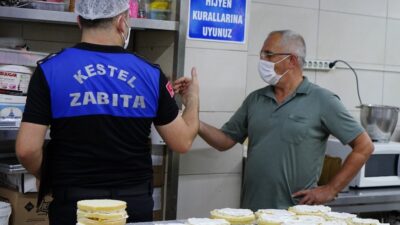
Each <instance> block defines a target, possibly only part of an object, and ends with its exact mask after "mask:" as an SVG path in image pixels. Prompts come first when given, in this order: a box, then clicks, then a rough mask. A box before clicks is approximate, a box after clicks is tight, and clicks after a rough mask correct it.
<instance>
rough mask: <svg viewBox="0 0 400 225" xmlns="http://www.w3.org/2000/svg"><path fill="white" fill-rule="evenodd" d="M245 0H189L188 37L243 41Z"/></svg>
mask: <svg viewBox="0 0 400 225" xmlns="http://www.w3.org/2000/svg"><path fill="white" fill-rule="evenodd" d="M245 36H246V0H190V6H189V29H188V38H189V39H201V40H211V41H224V42H238V43H244V42H245V39H246V37H245Z"/></svg>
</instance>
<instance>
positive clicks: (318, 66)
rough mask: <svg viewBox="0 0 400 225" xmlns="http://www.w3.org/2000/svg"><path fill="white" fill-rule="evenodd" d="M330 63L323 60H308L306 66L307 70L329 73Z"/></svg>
mask: <svg viewBox="0 0 400 225" xmlns="http://www.w3.org/2000/svg"><path fill="white" fill-rule="evenodd" d="M329 63H330V61H323V60H306V63H305V64H304V67H303V68H304V69H305V70H322V71H329V70H331V69H330V68H329Z"/></svg>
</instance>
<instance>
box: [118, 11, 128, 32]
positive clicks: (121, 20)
mask: <svg viewBox="0 0 400 225" xmlns="http://www.w3.org/2000/svg"><path fill="white" fill-rule="evenodd" d="M116 25H117V31H118V32H119V33H123V32H124V27H125V26H126V25H125V22H124V17H123V15H121V16H119V17H118V18H117V21H116Z"/></svg>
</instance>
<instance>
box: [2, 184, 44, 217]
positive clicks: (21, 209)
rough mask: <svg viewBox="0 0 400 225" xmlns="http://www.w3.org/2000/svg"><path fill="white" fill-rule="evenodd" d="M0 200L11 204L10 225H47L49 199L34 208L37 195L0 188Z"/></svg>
mask: <svg viewBox="0 0 400 225" xmlns="http://www.w3.org/2000/svg"><path fill="white" fill-rule="evenodd" d="M0 198H1V199H2V200H5V201H7V202H10V203H11V207H12V213H11V220H10V225H48V224H49V221H48V217H47V214H48V210H49V204H50V202H51V198H50V197H49V196H48V197H46V198H45V201H44V202H43V203H42V204H41V205H40V206H39V208H37V207H36V201H37V193H27V194H22V193H19V192H18V191H16V190H12V189H8V188H3V187H0Z"/></svg>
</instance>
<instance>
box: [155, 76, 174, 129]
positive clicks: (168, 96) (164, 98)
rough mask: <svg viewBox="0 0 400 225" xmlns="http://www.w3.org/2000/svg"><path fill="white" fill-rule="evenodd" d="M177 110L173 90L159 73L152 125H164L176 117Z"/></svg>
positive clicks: (165, 78)
mask: <svg viewBox="0 0 400 225" xmlns="http://www.w3.org/2000/svg"><path fill="white" fill-rule="evenodd" d="M178 113H179V108H178V105H177V104H176V101H175V99H174V90H173V89H172V84H171V82H169V81H168V79H167V77H166V76H165V75H164V74H163V73H162V72H161V71H160V82H159V99H158V110H157V117H156V118H155V119H154V121H153V122H154V125H156V126H162V125H166V124H168V123H170V122H172V121H173V120H175V118H176V117H177V116H178Z"/></svg>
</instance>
